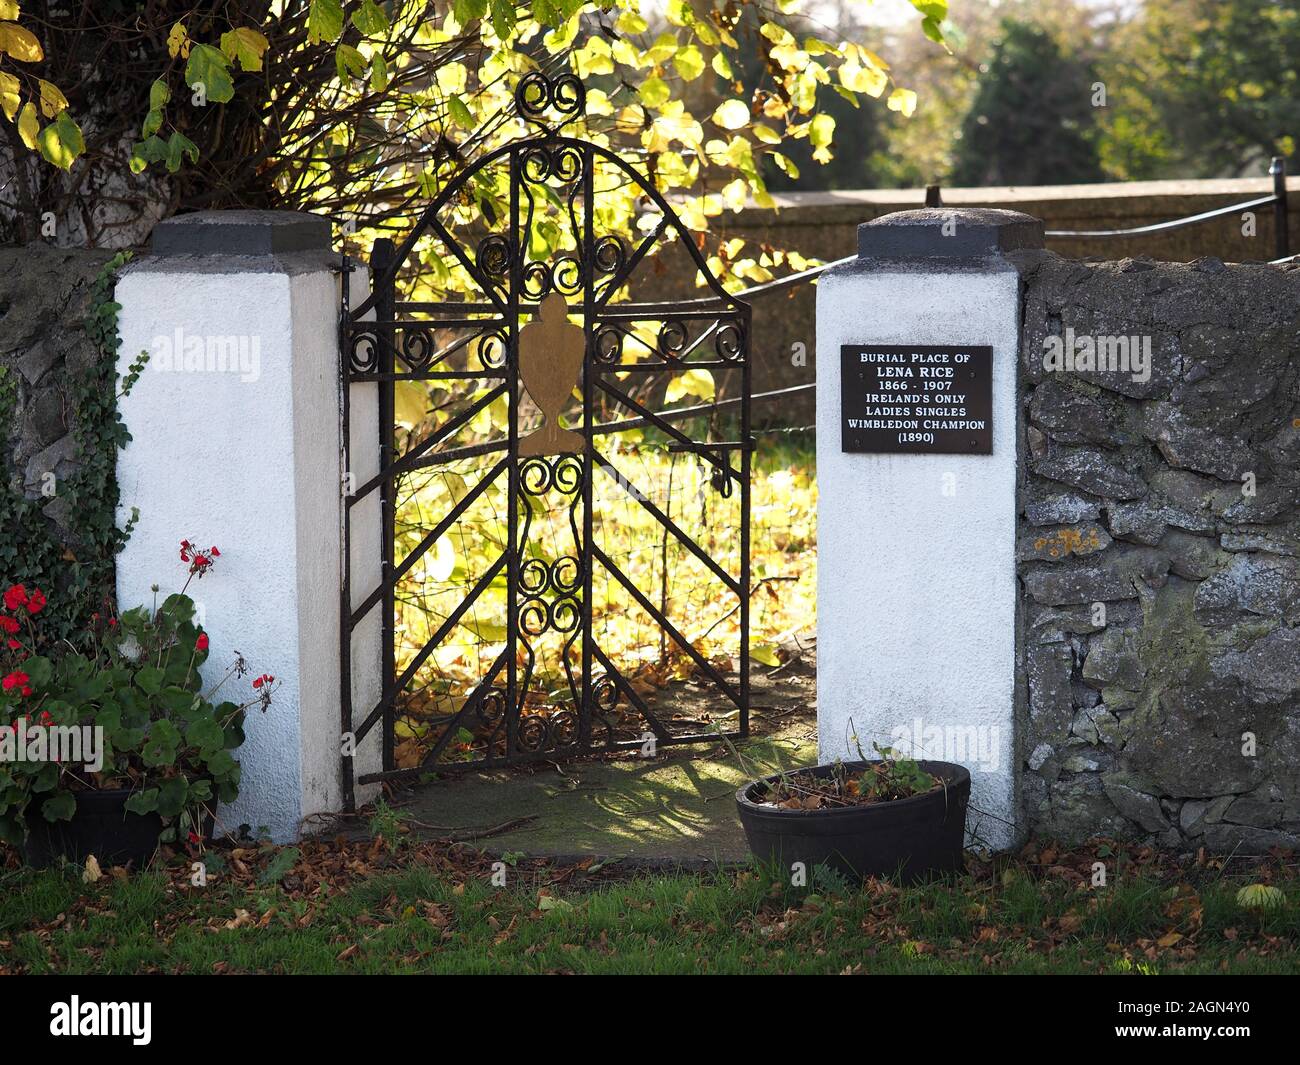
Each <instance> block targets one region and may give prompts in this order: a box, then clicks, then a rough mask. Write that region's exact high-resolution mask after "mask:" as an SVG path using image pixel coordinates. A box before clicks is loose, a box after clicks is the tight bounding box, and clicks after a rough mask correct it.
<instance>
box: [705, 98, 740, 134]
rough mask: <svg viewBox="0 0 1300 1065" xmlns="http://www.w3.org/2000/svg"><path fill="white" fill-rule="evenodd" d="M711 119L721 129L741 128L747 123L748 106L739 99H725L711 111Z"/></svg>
mask: <svg viewBox="0 0 1300 1065" xmlns="http://www.w3.org/2000/svg"><path fill="white" fill-rule="evenodd" d="M713 121H714V123H715V124H716V125H719V126H721V127H722V128H723V129H743V128H744V127H745V126H746V125H748V124H749V108H748V107H746V106H745V105H744V103H742V102H741V101H740V100H727V101H725V102H724V103H721V104H719V105H718V108H717V110H716V111H714V112H713Z"/></svg>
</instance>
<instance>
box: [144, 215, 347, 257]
mask: <svg viewBox="0 0 1300 1065" xmlns="http://www.w3.org/2000/svg"><path fill="white" fill-rule="evenodd" d="M330 244H331V232H330V223H329V219H327V218H321V217H319V216H318V215H312V214H306V213H305V212H302V211H195V212H194V213H192V214H182V215H176V216H175V217H173V218H168V219H166V220H164V221H162V222H159V223H158V224H157V225H156V226H154V230H153V235H152V237H151V239H150V250H151V251H152V252H153V254H154V255H155V256H168V255H271V256H279V255H289V254H292V253H294V252H304V251H306V252H313V251H328V250H329V248H330Z"/></svg>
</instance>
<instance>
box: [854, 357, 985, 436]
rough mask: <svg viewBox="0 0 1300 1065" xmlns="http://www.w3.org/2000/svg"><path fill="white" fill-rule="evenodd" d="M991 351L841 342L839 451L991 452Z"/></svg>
mask: <svg viewBox="0 0 1300 1065" xmlns="http://www.w3.org/2000/svg"><path fill="white" fill-rule="evenodd" d="M992 368H993V349H992V348H991V347H988V346H983V347H980V346H971V345H962V344H951V345H944V346H935V345H929V344H845V345H844V346H843V347H842V348H841V349H840V450H841V451H876V452H902V453H904V454H916V455H991V454H993V373H992Z"/></svg>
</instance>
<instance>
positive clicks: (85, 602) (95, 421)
mask: <svg viewBox="0 0 1300 1065" xmlns="http://www.w3.org/2000/svg"><path fill="white" fill-rule="evenodd" d="M129 258H130V253H129V252H123V253H121V254H119V255H116V256H114V257H113V258H112V259H111V260H110V261H109V262H108V263H106V264H105V266H104V268H103V269H102V270H101V271H100V273H99V276H98V277H97V278H96V279H95V282H94V287H93V290H92V295H91V307H90V313H89V315H88V317H87V319H86V322H85V325H84V328H85V330H86V333H87V335H88V336H89V338H90V340H91V342H92V343H93V344H94V346H95V349H96V351H97V352H98V353H99V358H98V359H96V360H94V362H93V363H92V364H91V365H90V367H89V368H88V369H87V370H85V371H84V372H82V373H81V374H79V375H78V374H72V373H70V374H69V375H68V380H67V396H68V399H69V401H70V403H71V406H72V413H73V429H72V433H73V440H74V442H75V444H76V454H75V459H76V464H77V469H76V472H75V473H74V474H72V476H70V477H69V478H67V480H66V481H65V482H63V483H60V484H59V485H58V486H57V491H58V494H59V496H60V497H61V498H65V499H66V500H67V502H68V504H69V510H70V511H71V512H73V513H75V514H76V530H77V543H76V545H75V546H72V547H69V546H67V545H64V544H63V543H61V542H60V541H59V540H58V538H57V536H56V530H55V528H54V526H53V524H52V523H51V521H50V519H49V518H47V517H46V516H45V515H44V514H42V513H41V507H42V506H44V505H45V504H47V503H48V502H49V500H48V499H45V498H43V497H39V498H36V499H28V498H27V497H26V496H25V495H24V493H23V491H22V485H21V483H18V484H13V483H10V482H9V480H8V479H6V483H5V484H3V485H0V529H3V530H4V536H3V538H0V586H3V587H8V586H9V585H11V584H26V585H28V586H29V587H37V588H43V589H45V591H46V594H47V595H48V596H49V601H50V602H49V606H48V607H47V608H46V613H45V614H44V615H43V624H44V626H45V628H46V631H48V632H50V633H51V635H53V636H55V637H58V638H67V637H70V636H72V635H73V634H74V633H76V632H78V631H80V630H81V629H82V628H83V627H84V625H85V623H86V621H87V619H88V618H89V616H90V615H91V614H92V613H93V612H95V611H96V610H97V609H99V608H100V607H101V606H102V605H103V601H104V599H105V597H107V596H110V595H111V594H112V591H113V577H114V559H115V557H116V555H117V553H118V551H120V550H121V548H122V545H123V544H125V543H126V540H127V538H128V536H129V535H130V531H131V526H132V525H133V524H134V515H133V516H132V518H131V521H129V522H128V524H127V527H126V528H125V529H119V528H118V526H117V504H118V498H119V496H118V488H117V476H116V474H117V452H118V449H119V448H121V447H125V446H126V444H127V442H128V441H129V440H130V439H131V434H130V433H129V432H127V429H126V426H125V424H123V422H122V419H121V417H120V416H119V414H118V411H117V399H118V390H119V381H118V375H117V349H118V347H119V343H120V342H119V339H118V335H117V314H118V311H119V310H120V309H121V307H120V305H119V304H117V303H114V302H113V300H112V290H113V286H114V284H115V283H116V279H117V273H118V271H119V270H120V269H121V268H122V266H123V265H124V264H125V263H126V262H127V260H128V259H129ZM142 358H143V357H142ZM142 365H143V363H142V361H140V360H137V362H136V363H135V364H134V365H133V366H132V367H131V368H130V369H129V370H128V373H127V375H126V376H125V377H123V379H122V381H121V388H122V391H123V392H126V391H129V389H130V386H131V385H132V384H134V382H135V380H136V379H137V378H138V377H139V372H140V367H141V366H142ZM16 390H17V383H16V381H15V380H14V378H13V377H12V375H10V374H7V373H4V372H3V371H2V370H0V425H5V426H8V425H11V424H12V421H13V415H14V409H15V404H16V400H17V391H16Z"/></svg>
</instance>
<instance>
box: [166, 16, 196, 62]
mask: <svg viewBox="0 0 1300 1065" xmlns="http://www.w3.org/2000/svg"><path fill="white" fill-rule="evenodd" d="M192 44H193V42H192V41H191V40H190V35H189V33H187V32H186V30H185V23H183V22H178V23H176V24H175V25H174V26H173V27H172V30H171V33H169V34H167V54H168V55H170V56H171V57H172V58H173V59H175V58H176V57H177V56H178V55H179V56H180V57H181V58H182V59H188V58H189V55H190V47H191V46H192Z"/></svg>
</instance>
